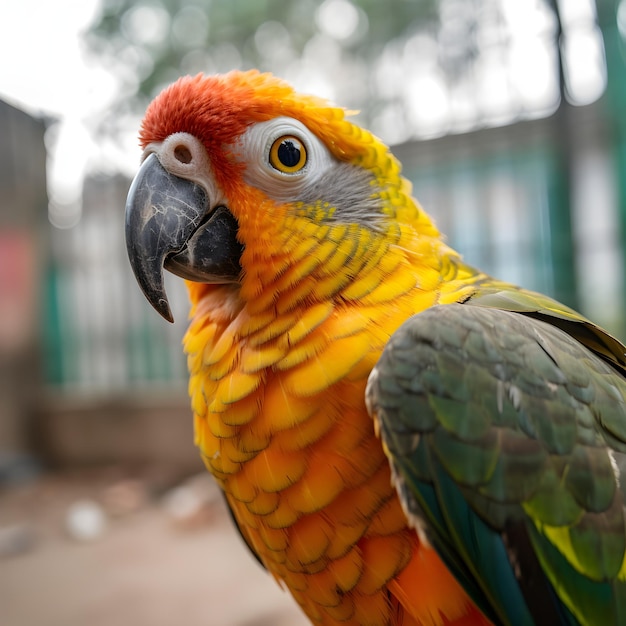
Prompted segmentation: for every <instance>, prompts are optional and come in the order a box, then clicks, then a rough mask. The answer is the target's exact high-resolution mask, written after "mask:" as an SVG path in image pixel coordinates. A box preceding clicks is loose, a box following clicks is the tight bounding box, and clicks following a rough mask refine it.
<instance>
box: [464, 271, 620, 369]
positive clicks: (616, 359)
mask: <svg viewBox="0 0 626 626" xmlns="http://www.w3.org/2000/svg"><path fill="white" fill-rule="evenodd" d="M464 304H469V305H473V306H482V307H487V308H492V309H500V310H503V311H512V312H514V313H520V314H522V315H526V316H528V317H531V318H535V319H538V320H541V321H543V322H546V323H548V324H551V325H552V326H555V327H557V328H560V329H561V330H563V331H565V332H566V333H567V334H568V335H570V336H571V337H572V338H574V339H575V340H576V341H578V342H579V343H581V344H582V345H584V346H585V347H586V348H588V349H589V350H591V351H592V352H594V353H595V354H597V355H598V356H600V357H601V358H603V359H604V360H605V361H607V362H608V363H609V364H610V365H611V366H612V367H614V368H615V369H617V370H618V371H619V372H621V373H622V374H624V375H625V376H626V346H624V344H623V343H622V342H621V341H619V340H618V339H616V338H615V337H613V336H612V335H611V334H609V333H608V332H607V331H606V330H604V329H603V328H601V327H600V326H598V325H596V324H594V323H593V322H591V321H590V320H588V319H587V318H585V317H584V316H582V315H581V314H580V313H578V312H577V311H575V310H574V309H571V308H569V307H568V306H566V305H564V304H562V303H560V302H558V301H557V300H554V299H552V298H550V297H548V296H546V295H543V294H541V293H537V292H534V291H529V290H526V289H521V288H518V287H512V286H510V285H508V284H506V283H495V284H493V285H487V286H481V287H480V288H478V289H477V290H476V291H475V292H474V293H473V294H472V295H471V296H470V297H469V298H467V299H466V300H465V301H464Z"/></svg>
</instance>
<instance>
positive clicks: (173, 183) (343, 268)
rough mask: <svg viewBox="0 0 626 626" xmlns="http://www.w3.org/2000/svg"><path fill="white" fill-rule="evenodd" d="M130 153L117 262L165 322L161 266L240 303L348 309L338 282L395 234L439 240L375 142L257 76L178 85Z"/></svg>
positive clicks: (331, 110) (151, 113) (319, 104)
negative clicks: (134, 162) (123, 259)
mask: <svg viewBox="0 0 626 626" xmlns="http://www.w3.org/2000/svg"><path fill="white" fill-rule="evenodd" d="M140 141H141V146H142V148H143V150H144V152H143V163H142V165H141V168H140V170H139V172H138V173H137V176H136V177H135V180H134V182H133V184H132V187H131V189H130V192H129V196H128V201H127V205H126V238H127V246H128V253H129V257H130V261H131V265H132V267H133V271H134V272H135V275H136V277H137V279H138V282H139V284H140V286H141V288H142V290H143V292H144V294H145V295H146V297H147V298H148V300H149V301H150V302H151V304H152V305H153V306H154V307H155V308H156V309H157V310H158V311H159V313H160V314H161V315H162V316H163V317H165V318H166V319H169V320H170V321H171V320H172V316H171V312H170V309H169V305H168V301H167V297H166V294H165V290H164V287H163V267H165V268H166V269H168V270H170V271H171V272H173V273H175V274H177V275H179V276H181V277H183V278H186V279H188V281H191V282H190V283H189V286H190V289H192V290H193V289H195V290H210V289H215V288H216V287H215V286H216V285H219V286H221V287H220V288H224V286H227V287H226V288H228V289H235V290H236V291H237V295H238V297H239V298H241V299H243V300H245V301H247V302H252V301H254V300H255V299H256V300H259V299H269V300H271V301H273V302H276V301H277V300H278V299H280V298H281V295H283V294H284V293H286V292H290V295H289V296H288V297H289V298H290V299H292V300H293V301H297V300H298V299H300V300H302V299H307V298H309V299H313V300H315V299H316V298H317V299H319V298H328V297H333V296H336V295H340V296H341V297H348V296H347V295H345V294H342V290H344V289H345V287H346V285H348V284H349V283H350V281H353V280H354V279H355V278H357V277H359V275H360V274H361V273H363V272H365V271H366V269H368V268H369V270H372V271H373V270H375V268H376V267H377V266H378V265H380V259H381V258H382V257H383V256H384V254H385V253H386V252H387V251H388V250H389V248H390V247H391V246H394V245H401V246H402V245H404V243H403V242H402V241H400V240H401V239H402V237H403V231H404V230H407V228H408V227H407V228H405V225H406V224H409V223H410V224H411V227H410V228H409V229H408V230H411V232H413V231H414V230H415V228H414V224H415V223H417V222H420V224H421V230H422V234H429V235H430V236H432V237H437V236H438V233H437V232H436V229H435V228H434V226H432V223H431V222H430V221H429V220H428V218H427V217H426V215H425V214H424V213H423V212H422V211H421V210H420V209H419V207H418V206H417V205H416V204H415V202H414V201H413V200H411V198H410V185H409V184H408V182H407V181H406V180H404V179H403V178H402V177H401V176H400V167H399V165H398V162H397V161H396V160H395V158H394V157H393V156H391V155H390V153H389V152H388V150H387V148H386V146H384V144H382V142H380V141H379V140H377V139H376V138H375V137H374V136H373V135H371V134H370V133H369V132H367V131H366V130H364V129H362V128H360V127H358V126H357V125H355V124H353V123H352V122H350V121H349V120H348V119H347V114H346V112H345V111H344V110H343V109H340V108H337V107H334V106H331V105H329V104H328V103H327V102H325V101H323V100H321V99H319V98H315V97H312V96H308V95H302V94H299V93H297V92H296V91H294V89H293V88H292V87H291V86H290V85H288V84H287V83H285V82H283V81H281V80H279V79H277V78H275V77H274V76H272V75H270V74H262V73H259V72H257V71H247V72H239V71H235V72H231V73H229V74H225V75H219V76H204V75H198V76H195V77H185V78H181V79H180V80H178V81H177V82H176V83H174V84H173V85H171V86H170V87H168V88H167V89H165V90H164V91H163V92H162V93H161V94H160V95H159V96H157V98H156V99H155V100H154V101H153V102H152V103H151V104H150V106H149V108H148V110H147V112H146V115H145V118H144V121H143V124H142V128H141V133H140ZM369 270H368V271H369ZM303 279H304V280H303ZM380 280H382V279H380ZM296 283H298V286H297V288H296V287H295V285H296ZM307 285H308V286H307ZM294 291H297V293H294ZM192 299H193V297H192Z"/></svg>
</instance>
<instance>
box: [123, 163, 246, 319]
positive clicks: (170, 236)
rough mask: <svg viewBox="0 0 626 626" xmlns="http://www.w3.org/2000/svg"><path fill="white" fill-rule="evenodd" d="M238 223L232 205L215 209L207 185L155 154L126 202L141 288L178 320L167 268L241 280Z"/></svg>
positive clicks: (198, 277) (215, 279) (197, 276)
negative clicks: (170, 296)
mask: <svg viewBox="0 0 626 626" xmlns="http://www.w3.org/2000/svg"><path fill="white" fill-rule="evenodd" d="M238 227H239V225H238V224H237V220H236V219H235V218H234V217H233V215H232V213H230V211H228V209H227V208H226V207H223V206H220V207H217V208H215V209H214V210H212V211H210V212H209V199H208V198H207V195H206V192H205V191H204V189H203V188H202V187H201V186H200V185H198V184H197V183H194V182H192V181H190V180H186V179H184V178H180V177H178V176H174V175H173V174H171V173H170V172H168V171H167V170H166V169H165V168H164V167H163V166H162V165H161V163H160V162H159V160H158V158H157V157H156V155H155V154H151V155H150V156H149V157H148V158H147V159H146V160H145V161H144V162H143V164H142V166H141V168H140V169H139V172H138V173H137V175H136V176H135V180H134V181H133V184H132V185H131V187H130V190H129V192H128V199H127V201H126V248H127V251H128V258H129V259H130V264H131V267H132V269H133V272H134V274H135V277H136V278H137V282H138V283H139V286H140V287H141V290H142V291H143V293H144V295H145V296H146V298H147V299H148V302H150V304H151V305H152V306H153V307H154V308H155V309H156V310H157V311H158V312H159V314H160V315H161V316H162V317H164V318H165V319H166V320H168V321H169V322H173V321H174V318H173V317H172V312H171V310H170V306H169V302H168V300H167V295H166V293H165V288H164V285H163V267H165V268H166V269H168V270H170V271H171V272H173V273H174V274H177V275H178V276H181V277H183V278H187V279H189V280H195V281H197V282H203V283H217V284H221V283H231V282H237V281H238V280H239V275H240V273H241V266H240V264H239V259H240V257H241V252H242V250H243V247H242V245H241V244H240V243H239V241H238V240H237V232H238Z"/></svg>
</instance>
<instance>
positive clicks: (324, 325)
mask: <svg viewBox="0 0 626 626" xmlns="http://www.w3.org/2000/svg"><path fill="white" fill-rule="evenodd" d="M407 316H408V314H407V312H406V311H403V310H401V309H400V307H395V308H394V309H391V308H389V307H388V308H386V309H385V308H384V307H379V309H378V310H372V311H364V310H356V309H354V310H351V309H345V310H342V311H341V312H337V311H336V310H335V309H334V308H333V307H332V306H331V305H329V304H324V303H322V304H319V305H316V306H314V307H311V308H309V309H308V310H307V311H306V312H305V313H304V314H298V315H296V314H292V313H289V312H287V313H285V314H284V315H282V316H275V315H274V316H267V317H266V318H265V319H264V318H263V316H259V315H255V316H248V315H247V314H246V312H245V310H242V311H241V312H240V313H239V314H238V315H236V316H234V317H233V318H231V320H230V321H229V322H228V325H226V324H225V323H223V322H222V323H220V321H219V319H217V320H216V318H215V315H213V317H209V316H208V315H207V316H202V315H198V314H197V315H196V318H195V321H194V322H193V323H192V326H191V328H190V331H189V333H188V335H187V338H186V340H185V345H186V350H187V353H188V355H189V368H190V372H191V379H190V395H191V399H192V406H193V410H194V414H195V429H196V443H197V445H198V446H199V448H200V451H201V454H202V456H203V459H204V461H205V463H206V465H207V467H208V469H209V470H210V471H211V472H212V473H213V475H214V476H215V478H216V479H217V481H218V482H219V484H220V486H221V487H222V488H223V490H224V491H225V493H226V495H227V499H228V502H229V505H230V507H231V508H232V510H233V512H234V514H235V517H236V519H237V521H238V524H239V526H240V528H241V530H242V533H243V535H244V536H245V538H246V540H247V542H248V543H249V545H250V546H251V547H253V549H254V550H255V552H256V553H257V554H258V555H259V557H260V558H261V559H262V561H263V562H264V564H265V566H266V567H267V568H268V569H269V570H270V571H271V572H272V573H273V574H274V576H275V577H277V578H278V579H279V580H281V581H283V582H284V584H286V586H287V587H288V588H289V590H290V592H291V593H292V595H293V596H294V597H295V599H296V600H297V601H298V602H299V604H300V605H301V606H302V608H303V609H304V611H305V612H306V613H307V615H308V616H309V617H310V618H311V619H312V620H314V621H316V622H318V623H322V624H372V625H387V624H405V625H406V626H408V625H409V624H416V623H425V624H429V623H432V624H438V623H446V620H445V616H446V615H447V616H448V617H449V618H451V619H453V620H454V619H455V618H457V617H462V616H467V613H468V611H470V612H471V610H472V609H471V608H469V601H468V600H467V598H466V597H465V596H464V594H463V592H462V591H461V590H460V588H459V587H458V585H457V584H456V583H455V582H454V581H453V579H452V578H451V577H450V575H449V574H447V572H445V569H444V568H443V566H442V565H441V563H440V562H439V560H438V559H437V558H436V557H434V553H432V551H431V550H426V549H425V548H424V547H420V545H419V542H418V540H417V536H416V534H415V533H414V531H413V530H411V529H409V528H407V525H406V519H405V517H404V514H403V512H402V510H401V507H400V504H399V501H398V499H397V497H396V494H395V491H394V489H393V487H392V485H391V477H390V470H389V466H388V463H387V460H386V458H385V456H384V453H383V450H382V447H381V445H380V442H379V441H378V439H377V438H376V436H375V434H374V430H373V425H372V421H371V419H370V418H369V416H368V415H367V412H366V410H365V405H364V392H365V384H366V380H367V376H368V375H369V372H370V371H371V368H372V366H373V365H374V363H375V361H376V359H377V358H378V355H379V354H380V351H381V350H382V347H383V345H384V344H385V343H386V341H387V340H388V337H389V335H390V332H391V331H387V330H386V328H388V327H390V328H392V329H393V328H395V327H397V325H399V323H400V322H401V321H402V320H403V319H404V318H406V317H407ZM217 317H219V316H217ZM213 320H215V321H213ZM426 552H428V553H432V554H430V556H429V557H428V558H429V561H430V562H432V561H436V563H437V566H436V568H435V569H437V568H438V569H439V570H441V571H442V572H443V573H442V574H441V576H440V577H439V578H440V580H439V582H438V583H437V589H438V591H437V592H436V593H435V594H433V593H431V592H428V591H427V592H426V593H424V601H420V602H419V603H417V605H416V606H413V605H412V604H415V602H414V600H411V599H410V598H409V596H410V595H411V593H410V592H409V593H407V592H406V591H403V588H404V587H406V586H408V587H409V588H410V587H411V586H412V585H413V579H414V578H415V576H416V572H417V573H418V578H419V576H421V577H422V579H423V583H424V582H425V581H426V582H427V581H429V580H433V578H432V574H428V575H427V576H424V575H423V574H424V571H425V569H424V567H417V568H416V567H415V563H416V562H417V561H419V560H423V559H424V558H425V554H426ZM433 557H434V558H433ZM409 563H411V565H410V567H407V565H409ZM432 567H433V566H432V563H430V565H429V566H428V568H429V570H432ZM403 577H404V578H403ZM399 581H400V582H399ZM402 581H403V582H402ZM430 584H432V583H430ZM403 585H404V586H403ZM394 589H395V592H394ZM403 594H404V595H403ZM441 604H444V605H446V606H444V607H442V606H440V605H441ZM409 613H412V614H413V615H414V616H415V615H416V613H417V614H419V615H422V617H424V616H425V617H424V619H423V620H422V621H421V622H418V621H416V620H415V619H414V618H413V617H409ZM442 616H444V617H442Z"/></svg>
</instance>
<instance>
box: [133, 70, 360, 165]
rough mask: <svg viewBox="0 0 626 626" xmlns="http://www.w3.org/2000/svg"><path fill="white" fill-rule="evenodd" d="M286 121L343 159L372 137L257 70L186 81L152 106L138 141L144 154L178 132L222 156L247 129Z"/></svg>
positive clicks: (340, 114) (339, 113)
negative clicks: (294, 122) (275, 120)
mask: <svg viewBox="0 0 626 626" xmlns="http://www.w3.org/2000/svg"><path fill="white" fill-rule="evenodd" d="M280 115H285V116H289V117H294V118H296V119H299V120H300V121H301V122H303V123H304V124H305V125H307V126H308V127H309V129H310V130H312V131H313V132H315V133H316V134H317V135H318V136H319V137H320V138H321V139H322V140H323V141H325V143H326V145H327V146H328V147H329V148H330V149H331V150H332V151H333V152H334V153H335V154H336V156H337V157H338V158H341V159H349V160H350V159H352V158H354V157H355V156H356V155H363V154H364V153H365V152H367V150H368V149H369V145H368V144H369V140H371V139H372V137H371V135H370V134H369V133H367V131H364V130H362V129H359V128H358V127H356V126H355V125H354V124H352V123H351V122H348V121H347V120H346V119H345V111H344V110H343V109H341V108H338V107H334V106H332V105H330V104H328V102H326V101H325V100H323V99H321V98H316V97H314V96H310V95H302V94H299V93H297V92H296V91H295V90H294V89H293V87H291V85H289V84H288V83H286V82H285V81H283V80H281V79H279V78H276V77H275V76H273V75H271V74H267V73H260V72H258V71H257V70H250V71H247V72H240V71H233V72H229V73H228V74H223V75H216V76H205V75H203V74H199V75H197V76H185V77H183V78H180V79H179V80H178V81H176V82H175V83H174V84H172V85H170V86H169V87H167V88H166V89H165V90H164V91H163V92H161V93H160V94H159V95H158V96H157V97H156V98H155V99H154V100H153V101H152V103H151V104H150V106H149V107H148V110H147V111H146V115H145V117H144V120H143V124H142V127H141V131H140V135H139V139H140V143H141V146H142V147H143V148H145V147H146V146H147V145H148V144H149V143H152V142H158V141H163V140H164V139H165V138H166V137H168V136H169V135H171V134H172V133H176V132H187V133H190V134H192V135H194V136H195V137H197V138H198V139H199V140H200V141H202V143H203V144H204V146H205V147H206V149H207V151H208V152H209V154H216V153H217V154H219V153H220V152H221V150H222V147H223V146H224V145H225V144H230V143H232V142H233V141H234V140H235V139H236V138H237V137H238V136H239V135H240V134H241V133H243V132H244V131H245V130H246V128H247V127H248V126H249V125H250V124H253V123H255V122H261V121H265V120H269V119H272V118H274V117H277V116H280Z"/></svg>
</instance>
